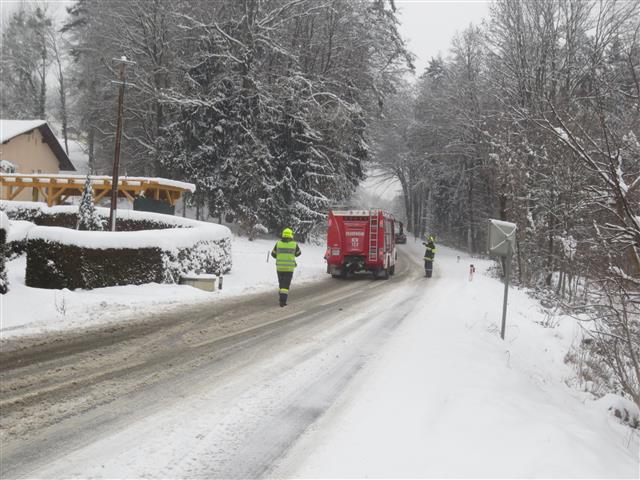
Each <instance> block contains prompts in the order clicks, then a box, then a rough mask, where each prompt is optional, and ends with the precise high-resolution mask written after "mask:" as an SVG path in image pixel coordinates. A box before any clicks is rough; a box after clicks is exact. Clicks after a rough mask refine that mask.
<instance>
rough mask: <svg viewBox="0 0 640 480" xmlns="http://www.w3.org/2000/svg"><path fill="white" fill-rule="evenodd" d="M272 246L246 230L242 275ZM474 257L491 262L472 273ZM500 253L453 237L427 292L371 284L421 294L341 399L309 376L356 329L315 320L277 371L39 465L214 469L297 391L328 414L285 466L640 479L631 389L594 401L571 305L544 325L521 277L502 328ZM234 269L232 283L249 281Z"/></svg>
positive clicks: (377, 304)
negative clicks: (483, 253)
mask: <svg viewBox="0 0 640 480" xmlns="http://www.w3.org/2000/svg"><path fill="white" fill-rule="evenodd" d="M269 246H270V242H257V243H253V244H250V243H249V242H245V241H240V242H237V243H236V251H235V255H236V257H237V256H238V255H239V256H240V258H241V259H242V260H241V261H240V263H239V264H238V265H236V268H237V270H236V274H237V275H238V276H237V277H236V280H237V281H247V278H251V279H252V280H251V282H250V283H252V284H253V285H255V286H259V285H265V284H267V283H271V282H270V280H271V278H272V277H271V274H270V273H268V272H269V271H270V268H267V266H269V267H272V266H273V264H272V263H270V264H267V263H266V254H267V250H268V248H269ZM402 248H406V249H407V250H409V251H411V252H412V254H413V255H412V256H413V257H414V258H417V259H419V258H420V257H421V256H422V249H421V248H420V247H418V246H417V245H415V244H411V243H410V244H409V245H407V246H405V247H402ZM312 251H313V249H311V248H307V249H306V252H307V253H311V252H312ZM243 252H244V253H243ZM458 255H460V256H461V258H460V260H459V261H458V259H457V257H458ZM312 257H313V255H309V256H308V257H306V258H307V259H308V260H307V261H308V262H309V263H308V264H307V263H306V261H305V264H306V265H307V266H305V264H303V267H302V269H301V271H300V276H301V277H305V278H307V279H308V278H313V277H314V276H315V275H319V274H321V273H322V272H321V271H320V269H319V268H318V267H317V266H316V265H321V262H317V261H316V259H313V258H312ZM303 258H304V257H303ZM470 263H474V264H475V265H476V268H477V273H476V276H475V277H474V279H473V281H469V278H468V270H469V264H470ZM489 265H490V262H488V261H483V260H478V259H470V258H468V257H466V256H464V255H463V254H460V253H459V252H456V251H453V250H450V249H447V248H444V247H440V246H439V247H438V253H437V257H436V267H435V272H434V277H433V278H431V279H428V280H427V279H416V282H420V283H418V284H417V285H424V290H423V292H424V293H423V294H419V295H418V297H417V298H416V297H413V296H412V287H411V288H408V287H407V284H406V282H405V283H400V285H401V287H402V288H396V289H394V290H389V291H387V290H380V291H379V292H385V293H384V294H383V293H379V294H378V296H377V297H376V298H374V299H372V301H371V303H370V304H369V307H368V308H370V309H371V311H378V312H382V313H381V314H382V316H383V317H384V316H386V315H392V316H394V315H395V316H400V315H401V313H400V312H399V310H401V309H398V308H397V307H395V306H394V307H393V308H392V309H391V310H390V311H388V312H385V311H384V309H385V303H386V304H392V303H393V302H390V298H391V297H393V298H394V299H395V301H398V300H400V301H401V302H406V306H407V308H408V309H409V311H410V313H409V314H408V316H407V317H406V318H405V319H404V321H403V322H402V323H401V324H400V325H399V327H398V328H397V329H395V330H391V331H390V337H389V340H388V341H386V342H385V341H383V340H380V348H376V349H375V350H374V351H375V354H374V355H373V356H370V357H368V360H367V361H366V362H364V366H363V368H362V369H358V372H357V373H356V374H355V375H354V376H353V378H352V380H351V381H350V382H348V383H347V384H346V386H345V388H343V389H342V388H341V389H340V393H339V395H338V398H337V400H336V401H332V403H331V404H330V405H329V406H328V408H327V409H326V410H323V409H321V406H322V394H323V390H322V389H323V388H324V387H327V386H328V385H326V384H324V383H322V382H319V383H320V391H316V390H313V389H312V388H307V387H308V386H309V384H313V382H314V381H316V377H313V378H309V377H310V375H311V376H313V375H315V374H316V373H318V372H322V369H317V368H319V367H318V365H320V364H326V363H330V360H329V359H336V360H333V361H335V362H338V363H340V360H339V359H338V357H340V356H341V355H342V354H344V353H345V350H344V349H345V348H346V349H347V350H349V349H350V348H352V347H351V346H353V348H355V349H356V350H355V353H354V355H355V356H356V357H358V356H359V354H358V352H357V342H356V341H355V338H352V335H354V334H355V333H353V332H352V333H351V334H349V333H346V334H345V336H341V334H340V332H339V331H333V332H332V331H326V332H324V331H323V332H316V333H315V334H314V335H312V336H311V337H310V338H305V339H299V340H298V341H295V342H291V351H279V352H273V353H272V354H271V356H269V355H267V358H266V359H265V360H264V361H263V362H258V363H259V364H260V368H262V369H264V370H266V371H269V372H270V375H271V376H272V377H271V376H269V377H267V378H268V379H269V380H265V379H264V378H262V377H259V376H256V377H255V378H254V377H253V375H255V374H256V372H252V371H248V372H245V373H243V374H242V375H240V376H239V377H238V378H235V377H232V376H231V375H230V378H227V379H220V382H221V384H222V385H223V387H220V388H218V389H216V388H214V387H210V386H209V387H208V386H207V385H208V384H207V382H204V385H200V386H199V387H198V388H197V389H196V390H194V391H190V392H189V393H188V394H184V393H181V392H178V393H176V399H175V401H173V402H171V404H170V406H169V408H166V409H163V410H162V411H158V412H152V411H150V412H149V414H148V415H145V416H144V418H142V419H140V420H138V421H136V422H131V423H127V425H122V428H118V429H117V430H115V431H114V432H112V433H111V434H110V435H107V436H104V437H101V438H98V439H96V440H95V442H91V443H89V444H87V445H82V446H78V449H77V450H75V451H74V452H72V453H71V454H70V455H69V456H65V457H62V458H58V459H56V460H55V461H53V462H51V463H49V464H48V465H47V466H46V467H44V468H43V469H42V470H40V471H38V472H36V473H37V474H36V475H35V476H37V477H42V478H45V477H46V478H53V477H68V478H71V477H74V478H76V477H77V478H87V477H91V478H94V477H96V478H98V477H104V478H113V477H148V478H167V477H171V478H181V477H182V478H209V477H211V476H212V475H211V472H214V471H216V468H217V467H219V466H220V462H222V463H224V459H228V458H232V457H233V455H234V453H236V452H237V451H241V450H243V449H244V448H245V447H246V448H248V449H249V450H250V451H251V452H253V454H254V455H257V456H258V457H259V454H260V451H261V450H260V448H259V445H260V443H261V442H264V441H265V440H264V439H265V438H271V437H269V433H270V432H267V431H265V430H260V429H258V435H257V437H255V438H254V437H252V438H250V439H248V440H247V442H248V443H249V444H250V445H249V446H246V445H245V440H243V437H242V436H241V435H239V432H242V429H243V428H250V427H251V426H252V425H254V424H256V425H266V427H264V428H267V427H269V428H271V429H276V430H277V429H286V428H287V426H286V425H285V424H284V423H282V424H281V423H280V420H279V417H278V416H277V412H278V408H277V406H276V405H278V404H279V402H283V401H285V400H287V399H288V400H289V401H291V399H292V398H293V399H295V400H296V401H297V402H298V403H297V404H295V406H296V407H297V409H298V410H299V411H300V412H303V413H304V412H307V411H309V412H315V411H316V410H319V411H322V415H320V416H319V417H318V418H317V419H316V420H315V421H314V422H312V423H311V427H310V428H308V429H307V430H306V432H305V433H303V434H302V436H301V437H300V438H299V439H298V440H297V441H296V442H295V443H294V444H293V445H292V448H291V449H290V450H289V451H288V453H287V454H286V455H285V456H284V457H283V458H276V459H273V458H271V457H269V458H267V460H265V461H268V462H271V463H270V464H269V465H268V466H269V470H268V476H270V477H274V478H290V477H293V478H365V477H375V478H414V477H419V478H424V477H447V478H460V477H469V478H504V477H511V478H534V477H535V478H540V477H554V478H635V479H637V478H639V475H640V471H639V468H640V467H639V456H638V448H639V439H638V432H637V430H632V429H630V428H629V427H627V426H624V425H622V424H620V423H619V422H618V420H617V419H616V418H614V417H613V415H611V413H610V412H608V411H607V408H608V407H609V405H611V404H613V403H616V402H619V401H620V399H619V398H616V397H614V396H607V397H605V398H604V399H601V400H595V399H594V398H593V397H592V396H591V395H590V394H587V393H584V392H580V391H579V390H577V389H575V388H573V387H571V386H568V383H572V382H570V379H571V378H573V376H574V373H573V371H572V370H571V368H570V366H568V365H567V364H565V362H564V357H565V354H566V352H567V350H568V348H569V347H570V346H571V345H572V343H573V342H575V341H579V338H580V332H579V329H578V327H577V325H576V323H575V322H574V321H573V320H571V319H570V318H567V317H559V318H556V319H555V320H556V321H555V322H547V324H549V325H556V326H554V327H545V326H543V325H541V324H540V323H545V320H548V318H547V316H546V314H545V313H544V312H543V311H541V309H540V307H539V305H538V304H537V303H536V302H535V301H534V300H532V299H531V298H529V297H527V295H526V294H525V292H523V291H518V290H517V289H512V290H511V292H510V302H509V315H508V328H507V333H506V340H505V341H502V340H501V339H500V337H499V322H500V313H501V305H502V285H501V283H500V282H499V281H497V280H496V279H494V278H491V277H490V276H489V275H487V274H486V270H487V268H488V267H489ZM241 272H243V273H241ZM248 272H250V274H251V277H247V276H246V275H247V273H248ZM231 278H232V276H230V277H229V280H230V282H229V283H230V285H229V287H228V288H229V291H228V292H229V293H238V292H241V291H246V287H243V286H241V285H240V284H239V283H234V282H233V280H231ZM225 281H226V280H225ZM373 285H376V284H375V283H374V284H373ZM225 288H227V287H225ZM390 296H391V297H390ZM413 301H416V302H417V303H415V306H413V303H412V302H413ZM327 314H328V315H336V312H333V313H332V312H328V313H327ZM366 314H367V312H360V315H365V318H366ZM374 323H375V322H371V324H374ZM362 324H363V327H364V328H367V327H366V325H367V322H365V321H364V320H363V321H362ZM341 325H344V326H345V327H346V326H347V325H348V322H338V328H342V327H341ZM332 335H333V337H331V336H332ZM325 336H329V337H330V338H337V339H338V341H335V342H333V343H331V342H330V343H328V344H327V345H328V346H327V347H326V350H325V351H320V352H316V353H318V355H317V356H311V355H309V356H302V357H300V356H297V354H296V350H300V349H304V348H306V345H307V344H316V345H321V344H322V343H321V341H322V339H323V338H324V337H325ZM345 345H346V346H345ZM283 357H288V358H290V359H293V360H292V365H294V366H293V367H291V368H290V369H281V368H279V366H280V364H281V363H285V364H286V362H284V359H283ZM346 360H347V359H345V361H346ZM316 364H317V365H316ZM316 367H317V368H316ZM343 368H347V367H343ZM256 369H258V367H254V370H256ZM256 371H258V370H256ZM310 372H315V373H310ZM325 374H328V373H327V372H325ZM203 375H205V374H203ZM243 375H244V376H246V377H247V378H244V376H243ZM192 381H193V380H189V382H192ZM245 381H246V382H247V383H243V382H245ZM195 383H198V382H194V384H195ZM236 389H237V390H238V391H235V390H236ZM234 392H235V393H234ZM166 394H167V395H168V394H169V393H168V392H167V393H166ZM270 416H273V418H271V419H270V418H269V417H270ZM256 445H257V446H256ZM252 449H253V450H252ZM259 458H260V457H259ZM271 468H273V470H271ZM207 472H209V473H208V474H207Z"/></svg>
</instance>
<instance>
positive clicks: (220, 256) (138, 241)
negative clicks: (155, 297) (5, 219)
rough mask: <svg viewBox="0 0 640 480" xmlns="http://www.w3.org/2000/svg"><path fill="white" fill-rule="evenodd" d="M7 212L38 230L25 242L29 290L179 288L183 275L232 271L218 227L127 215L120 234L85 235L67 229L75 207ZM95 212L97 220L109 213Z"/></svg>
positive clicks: (225, 232)
mask: <svg viewBox="0 0 640 480" xmlns="http://www.w3.org/2000/svg"><path fill="white" fill-rule="evenodd" d="M7 203H9V204H10V203H18V202H7ZM9 207H10V208H7V209H6V211H7V213H8V215H9V216H10V217H11V218H13V219H16V218H20V219H30V220H31V221H32V222H34V223H35V224H36V226H34V227H33V228H31V229H30V230H29V233H28V235H27V242H26V252H27V270H26V284H27V285H28V286H30V287H37V288H55V289H60V288H69V289H76V288H87V289H90V288H98V287H107V286H114V285H131V284H135V285H139V284H143V283H150V282H156V283H177V282H178V280H179V278H180V276H182V275H184V274H192V273H198V274H199V273H208V274H216V275H221V274H223V273H227V272H229V271H230V269H231V238H230V232H229V229H227V228H226V227H223V226H220V225H215V224H211V223H206V222H198V221H195V220H189V219H183V218H180V217H172V216H169V215H162V214H151V213H147V212H131V211H126V210H125V211H121V212H119V218H118V228H120V229H121V230H120V231H118V232H87V231H78V230H75V229H71V228H69V226H71V225H73V226H75V224H76V221H77V212H73V208H74V207H52V208H47V207H46V205H42V204H35V206H33V207H32V206H31V205H26V206H24V204H23V203H22V202H20V204H18V205H10V206H9ZM75 208H76V210H77V207H75ZM99 210H100V213H101V215H104V214H105V211H106V212H108V210H107V209H99ZM120 215H122V216H123V217H124V218H120ZM61 227H62V228H61ZM125 229H127V230H125Z"/></svg>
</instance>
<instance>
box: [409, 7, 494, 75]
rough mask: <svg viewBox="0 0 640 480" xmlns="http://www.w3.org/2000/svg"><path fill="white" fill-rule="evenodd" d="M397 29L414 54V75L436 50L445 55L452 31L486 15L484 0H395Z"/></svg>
mask: <svg viewBox="0 0 640 480" xmlns="http://www.w3.org/2000/svg"><path fill="white" fill-rule="evenodd" d="M396 6H397V8H398V12H399V15H398V19H399V21H400V22H401V24H400V33H401V34H402V36H403V37H404V39H405V40H406V41H407V43H408V46H409V50H411V51H412V52H413V53H414V54H415V55H416V56H417V58H416V61H415V64H416V75H420V74H422V72H423V70H424V68H425V66H426V65H427V62H428V61H429V59H430V58H431V57H435V56H437V55H438V53H442V55H443V56H446V54H447V52H448V50H449V46H450V44H451V39H452V38H453V37H454V35H455V34H456V32H458V31H460V30H463V29H465V28H466V27H468V26H469V24H471V23H473V24H475V25H479V24H480V23H481V22H482V19H483V18H487V17H488V15H489V2H488V1H486V0H396Z"/></svg>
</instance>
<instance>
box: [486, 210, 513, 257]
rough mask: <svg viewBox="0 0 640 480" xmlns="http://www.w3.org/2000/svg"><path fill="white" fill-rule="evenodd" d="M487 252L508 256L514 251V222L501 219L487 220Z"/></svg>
mask: <svg viewBox="0 0 640 480" xmlns="http://www.w3.org/2000/svg"><path fill="white" fill-rule="evenodd" d="M488 239H489V254H490V255H498V256H501V257H506V256H510V255H511V254H512V253H513V252H514V251H515V244H516V224H515V223H511V222H504V221H502V220H493V219H490V220H489V235H488Z"/></svg>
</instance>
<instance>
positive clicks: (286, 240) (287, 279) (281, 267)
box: [271, 228, 302, 307]
mask: <svg viewBox="0 0 640 480" xmlns="http://www.w3.org/2000/svg"><path fill="white" fill-rule="evenodd" d="M301 253H302V252H301V251H300V247H299V246H298V243H297V242H295V241H294V240H293V230H291V229H290V228H285V229H284V230H283V231H282V239H281V240H280V241H278V242H276V245H275V247H273V250H271V256H272V257H273V258H275V259H276V270H277V271H278V287H279V289H280V290H279V294H280V306H281V307H284V306H285V305H286V304H287V297H288V296H289V286H290V285H291V278H293V271H294V270H295V269H296V265H297V264H296V257H298V256H300V254H301Z"/></svg>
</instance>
